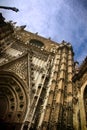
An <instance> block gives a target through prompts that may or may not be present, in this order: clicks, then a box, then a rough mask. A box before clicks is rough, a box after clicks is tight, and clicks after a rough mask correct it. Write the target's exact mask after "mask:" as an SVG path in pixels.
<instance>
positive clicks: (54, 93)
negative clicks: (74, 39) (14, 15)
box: [0, 14, 87, 130]
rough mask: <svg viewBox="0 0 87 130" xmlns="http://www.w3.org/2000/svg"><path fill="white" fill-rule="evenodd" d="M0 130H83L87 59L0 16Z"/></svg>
mask: <svg viewBox="0 0 87 130" xmlns="http://www.w3.org/2000/svg"><path fill="white" fill-rule="evenodd" d="M0 128H3V129H5V130H87V58H86V59H85V60H84V62H83V64H82V65H81V66H80V67H79V68H78V70H77V69H76V68H75V62H74V52H73V48H72V46H71V44H70V43H67V42H65V41H62V43H61V44H59V43H56V42H54V41H52V40H51V39H50V38H48V39H46V38H43V37H41V36H39V35H38V34H37V33H35V34H34V33H31V32H27V31H25V30H24V27H23V26H21V27H14V26H13V24H12V22H5V21H4V18H3V16H2V14H0Z"/></svg>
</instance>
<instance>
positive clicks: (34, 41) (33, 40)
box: [30, 39, 44, 47]
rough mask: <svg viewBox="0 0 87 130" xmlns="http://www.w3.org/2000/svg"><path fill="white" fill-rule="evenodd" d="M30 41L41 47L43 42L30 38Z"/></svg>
mask: <svg viewBox="0 0 87 130" xmlns="http://www.w3.org/2000/svg"><path fill="white" fill-rule="evenodd" d="M30 43H31V44H33V45H35V46H37V47H43V46H44V44H43V43H42V42H41V41H39V40H36V39H31V40H30Z"/></svg>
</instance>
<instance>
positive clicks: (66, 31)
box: [0, 0, 87, 63]
mask: <svg viewBox="0 0 87 130" xmlns="http://www.w3.org/2000/svg"><path fill="white" fill-rule="evenodd" d="M0 5H4V6H15V7H17V8H18V9H19V10H20V11H19V12H18V13H15V12H13V11H9V10H2V9H0V12H2V14H3V16H4V17H5V18H6V20H7V21H8V20H13V21H14V22H17V25H27V27H26V30H28V31H30V32H33V33H35V32H38V34H39V35H41V36H44V37H46V38H48V37H51V39H52V40H54V41H56V42H59V43H60V42H61V41H62V40H65V41H67V42H70V43H71V44H72V46H73V48H74V52H75V60H77V61H79V62H80V63H81V62H82V61H83V60H84V58H85V57H86V55H87V0H0Z"/></svg>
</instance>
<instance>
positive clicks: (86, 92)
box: [83, 85, 87, 122]
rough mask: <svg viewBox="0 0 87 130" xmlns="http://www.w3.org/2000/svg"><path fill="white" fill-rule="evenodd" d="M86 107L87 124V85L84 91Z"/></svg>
mask: <svg viewBox="0 0 87 130" xmlns="http://www.w3.org/2000/svg"><path fill="white" fill-rule="evenodd" d="M83 98H84V107H85V116H86V122H87V85H86V87H85V90H84V97H83Z"/></svg>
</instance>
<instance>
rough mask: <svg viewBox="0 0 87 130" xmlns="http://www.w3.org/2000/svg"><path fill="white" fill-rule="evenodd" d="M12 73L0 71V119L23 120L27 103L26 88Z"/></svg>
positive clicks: (6, 120)
mask: <svg viewBox="0 0 87 130" xmlns="http://www.w3.org/2000/svg"><path fill="white" fill-rule="evenodd" d="M26 88H27V87H26V85H25V84H24V82H23V81H22V80H21V79H20V78H19V77H18V76H17V75H16V74H14V73H12V72H7V71H0V120H3V121H4V122H23V121H24V118H25V116H26V113H27V107H28V103H29V97H28V94H27V93H28V90H26Z"/></svg>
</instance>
